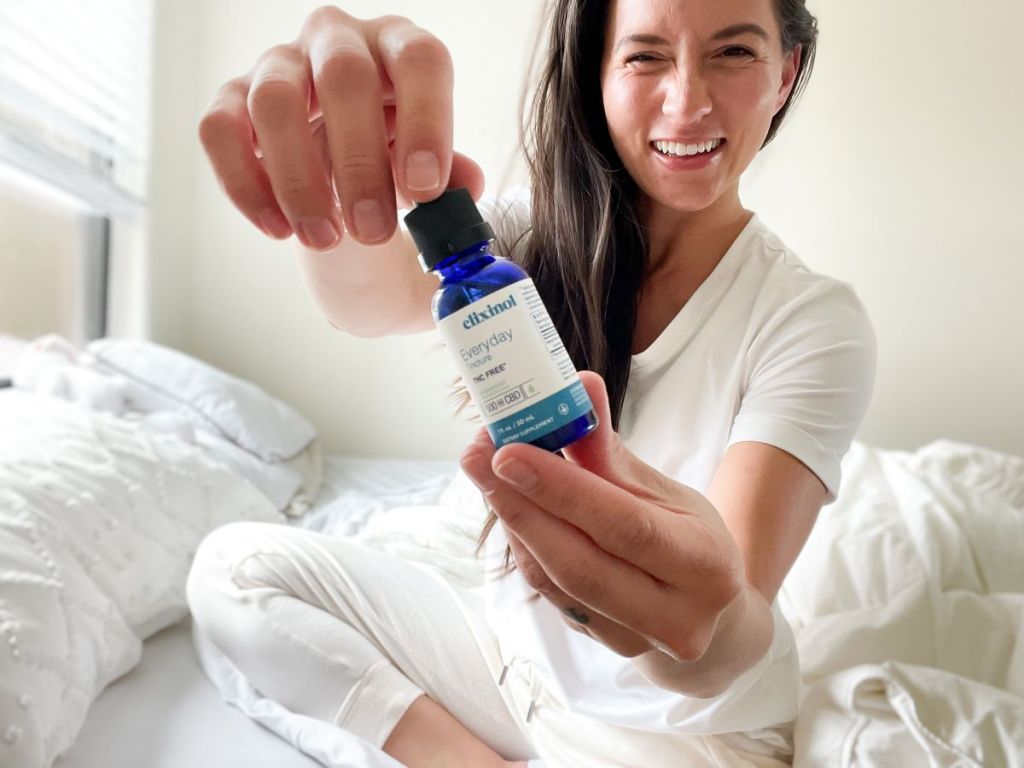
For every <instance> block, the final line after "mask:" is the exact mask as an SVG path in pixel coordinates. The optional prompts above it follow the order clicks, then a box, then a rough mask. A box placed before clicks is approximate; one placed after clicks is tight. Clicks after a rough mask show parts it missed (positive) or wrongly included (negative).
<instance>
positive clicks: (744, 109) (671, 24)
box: [601, 0, 797, 212]
mask: <svg viewBox="0 0 1024 768" xmlns="http://www.w3.org/2000/svg"><path fill="white" fill-rule="evenodd" d="M796 65H797V59H796V58H795V57H794V54H793V53H790V54H789V55H784V54H783V52H782V43H781V38H780V32H779V28H778V23H777V22H776V19H775V11H774V0H613V2H612V7H611V9H610V13H609V24H608V29H607V30H606V34H605V47H604V57H603V60H602V66H601V89H602V94H603V100H604V110H605V116H606V118H607V121H608V129H609V132H610V134H611V139H612V143H613V144H614V146H615V149H616V150H617V151H618V153H619V157H620V158H621V159H622V162H623V163H624V164H625V167H626V170H627V171H628V172H629V174H630V175H631V176H632V177H633V179H634V180H635V181H636V183H637V185H638V186H639V187H640V189H641V190H643V192H644V193H646V194H647V196H648V197H650V198H651V200H652V201H654V202H657V203H661V204H662V205H664V206H667V207H668V208H671V209H674V210H676V211H680V212H695V211H700V210H703V209H705V208H707V207H708V206H710V205H711V204H712V203H714V202H715V201H716V200H718V199H719V198H720V197H721V196H722V195H723V193H725V192H726V191H728V190H730V189H733V188H735V187H736V185H737V184H738V182H739V177H740V174H741V173H742V172H743V171H744V170H745V169H746V167H747V166H748V165H749V164H750V162H751V160H753V159H754V156H755V155H756V154H757V152H758V150H759V149H760V148H761V145H762V144H763V143H764V139H765V136H767V134H768V128H769V126H770V125H771V120H772V117H773V116H774V115H775V113H776V112H778V111H779V110H780V109H781V108H782V106H783V104H784V103H785V101H786V97H787V96H788V94H789V91H790V90H791V88H792V86H793V80H794V77H795V74H796ZM693 153H697V154H693ZM680 155H682V156H680Z"/></svg>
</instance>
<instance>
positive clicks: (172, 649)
mask: <svg viewBox="0 0 1024 768" xmlns="http://www.w3.org/2000/svg"><path fill="white" fill-rule="evenodd" d="M324 465H325V466H324V469H325V472H324V487H323V489H322V490H321V493H320V495H319V497H318V498H317V500H316V503H315V504H314V506H313V508H312V509H311V511H310V512H309V513H308V514H307V519H306V520H304V521H302V522H303V524H305V525H307V526H308V527H311V528H315V529H323V528H327V527H329V526H332V527H338V526H342V525H344V524H345V521H350V522H351V524H352V525H358V524H359V523H360V522H361V521H362V520H364V519H365V517H366V516H367V515H368V514H372V513H373V512H374V511H379V510H382V509H389V508H392V507H397V506H399V505H401V504H406V503H408V504H416V503H425V504H429V503H432V502H433V501H435V500H436V499H437V497H438V496H440V493H441V491H442V490H443V488H444V485H445V484H446V483H447V481H448V480H450V479H451V476H452V473H453V472H454V469H455V465H454V463H453V462H431V461H420V462H416V461H403V460H397V459H371V458H359V457H346V456H329V457H326V458H325V462H324ZM115 733H116V734H118V735H117V739H116V747H115V748H114V749H112V748H111V734H115ZM54 765H55V768H142V766H145V767H146V768H185V767H186V766H187V767H188V768H225V767H226V766H243V765H244V766H246V767H247V768H313V767H314V766H319V763H317V762H316V761H314V760H312V759H311V758H309V757H307V756H305V755H304V754H302V753H301V752H299V751H297V750H296V749H295V748H294V747H292V745H291V744H289V743H287V742H286V741H284V740H282V739H281V738H279V737H278V736H277V735H275V734H273V733H271V732H270V731H268V730H266V729H264V728H263V727H261V726H259V725H257V724H256V723H255V722H253V721H252V720H250V719H249V718H248V717H246V716H245V715H244V714H242V713H241V712H240V711H239V710H238V709H236V708H234V707H230V706H228V705H226V704H225V703H224V700H223V699H222V698H221V695H220V693H219V692H218V691H217V689H216V688H215V687H214V686H213V684H212V683H211V682H210V681H209V680H208V679H207V678H206V677H205V676H204V674H203V671H202V669H201V668H200V665H199V662H198V661H197V659H196V652H195V648H194V647H193V641H192V632H191V620H190V619H188V618H186V619H184V620H182V621H180V622H178V623H177V624H175V625H173V626H171V627H169V628H167V629H165V630H163V631H161V632H159V633H158V634H156V635H154V636H153V637H151V638H150V639H149V640H147V641H146V643H145V646H144V651H143V654H142V661H141V662H140V663H139V666H138V667H136V668H135V669H133V670H132V671H131V672H129V673H128V674H127V675H125V676H124V677H122V678H120V679H118V680H116V681H115V682H114V683H112V684H111V685H110V686H109V687H108V688H107V689H106V690H105V691H104V692H103V694H102V695H101V696H100V697H99V699H97V700H96V703H95V704H93V706H92V708H91V709H90V711H89V715H88V717H87V719H86V721H85V725H84V726H83V728H82V731H81V733H80V734H79V736H78V739H77V741H76V742H75V745H74V746H73V747H72V748H71V750H70V751H69V752H68V753H66V754H65V755H64V756H63V757H61V758H59V759H58V760H57V762H56V763H55V764H54Z"/></svg>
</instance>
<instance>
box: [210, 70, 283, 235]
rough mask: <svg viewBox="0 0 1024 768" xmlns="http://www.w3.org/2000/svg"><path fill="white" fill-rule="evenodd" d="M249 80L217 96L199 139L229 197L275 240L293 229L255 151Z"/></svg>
mask: <svg viewBox="0 0 1024 768" xmlns="http://www.w3.org/2000/svg"><path fill="white" fill-rule="evenodd" d="M248 91H249V83H248V80H247V79H245V78H239V79H235V80H230V81H228V82H227V83H225V84H224V85H222V86H221V87H220V88H219V89H218V90H217V92H216V93H215V94H214V96H213V99H212V101H211V102H210V105H209V107H207V110H206V112H205V114H204V115H203V118H202V120H201V121H200V123H199V140H200V142H201V143H202V145H203V149H204V150H205V151H206V155H207V157H208V158H209V160H210V165H211V166H212V167H213V172H214V175H215V176H216V177H217V181H218V183H219V184H220V186H221V188H222V189H223V190H224V192H225V194H226V195H227V196H228V198H229V199H230V200H231V202H232V203H234V205H235V207H236V208H238V210H239V211H241V212H242V214H243V215H244V216H245V217H246V218H248V219H249V220H250V221H251V222H252V223H253V224H255V225H256V226H257V227H259V228H260V229H261V230H263V232H265V233H266V234H268V235H270V236H271V237H276V238H282V237H287V236H288V235H290V234H291V232H292V228H291V225H290V224H289V223H288V220H287V219H286V218H285V216H284V213H283V212H282V211H281V208H280V206H279V205H278V203H277V200H276V198H275V196H274V191H273V188H272V185H271V182H270V177H269V176H268V175H267V172H266V170H264V168H263V165H262V164H261V163H260V161H259V160H258V159H257V157H256V155H255V152H254V151H253V132H252V126H251V124H250V122H249V113H248V107H247V104H246V96H247V94H248Z"/></svg>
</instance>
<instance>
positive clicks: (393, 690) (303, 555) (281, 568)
mask: <svg viewBox="0 0 1024 768" xmlns="http://www.w3.org/2000/svg"><path fill="white" fill-rule="evenodd" d="M440 580H441V577H440V576H439V575H438V574H435V573H433V572H432V571H430V570H429V569H427V568H425V567H422V566H419V565H417V564H415V563H410V562H406V561H404V560H400V559H398V558H395V557H391V556H389V555H386V554H384V553H381V552H376V551H373V550H371V549H368V548H366V547H364V546H361V545H360V544H358V543H356V542H353V541H349V540H346V539H343V538H337V537H332V536H326V535H323V534H320V533H316V532H313V531H306V530H302V529H298V528H291V527H288V526H284V525H273V524H267V523H233V524H231V525H227V526H224V527H222V528H218V529H217V530H215V531H214V532H213V533H211V534H210V535H209V536H207V537H206V539H205V540H204V541H203V543H202V545H201V546H200V548H199V551H198V552H197V553H196V558H195V562H194V564H193V566H192V571H191V573H190V574H189V579H188V601H189V606H190V608H191V610H192V614H193V619H194V621H195V622H197V623H198V624H199V626H200V628H201V629H202V631H203V632H204V633H205V634H206V635H207V637H208V638H209V639H210V640H211V641H212V642H213V643H214V644H215V645H216V646H217V647H218V648H219V649H220V650H221V651H222V652H223V653H224V654H225V655H226V656H227V657H228V658H229V659H230V660H231V661H232V662H233V663H234V664H235V666H237V667H238V668H239V670H241V672H242V673H243V674H245V676H246V678H248V680H249V682H250V683H251V684H252V685H253V687H254V688H256V689H257V690H258V691H260V692H261V693H262V694H263V695H264V696H266V697H268V698H271V699H274V700H276V701H278V702H279V703H281V704H282V705H284V706H285V707H287V708H288V709H289V710H291V711H292V712H296V713H299V714H303V715H308V716H310V717H314V718H317V719H318V720H323V721H326V722H328V723H332V724H335V725H338V726H340V727H341V728H344V729H346V730H348V731H350V732H352V733H355V734H356V735H357V736H360V737H361V738H363V739H366V740H367V741H369V742H370V743H371V744H374V745H376V746H378V747H380V746H383V744H384V742H385V741H386V740H387V737H388V735H389V734H390V733H391V731H392V730H393V729H394V727H395V725H396V724H397V723H398V721H399V720H400V719H401V718H402V716H403V714H404V713H405V711H406V710H407V709H408V707H409V706H410V705H411V704H412V703H413V701H414V700H415V699H416V698H417V697H418V696H420V695H421V694H424V693H425V694H427V695H428V696H430V698H432V699H434V700H435V701H437V702H438V703H440V704H441V705H442V706H444V707H445V709H447V710H448V711H449V712H451V713H452V715H453V716H454V717H455V718H456V719H457V720H459V722H461V723H462V724H463V725H464V726H465V727H466V728H467V729H468V730H469V731H470V732H472V733H473V734H474V735H475V736H477V737H478V738H479V739H480V740H482V741H483V742H485V743H486V744H488V745H489V746H490V747H491V748H492V749H494V750H495V751H496V752H498V753H499V754H500V755H501V756H502V757H504V758H505V759H507V760H525V759H528V758H532V757H535V756H536V755H535V752H534V750H533V748H532V747H531V745H530V742H529V740H528V739H527V738H526V737H524V735H523V734H522V732H521V731H520V730H519V728H518V726H517V725H516V722H515V720H514V719H513V718H512V717H511V716H510V715H509V712H508V709H507V707H506V705H505V702H504V700H503V698H502V695H501V693H500V692H499V690H498V685H497V682H496V681H495V680H494V678H493V676H492V673H491V671H490V669H489V668H488V666H487V665H486V664H485V662H484V659H483V657H482V656H481V652H480V649H479V646H478V642H477V638H476V636H475V635H474V634H473V632H472V631H471V630H470V628H469V626H468V625H467V622H466V618H465V614H464V612H463V609H462V608H460V607H459V605H458V604H457V603H456V602H455V600H454V598H453V596H452V593H451V592H450V591H449V590H452V589H457V587H454V586H452V585H447V584H444V583H440ZM464 598H465V599H466V600H467V601H470V603H469V604H471V602H472V601H474V600H476V598H475V596H473V595H472V594H470V593H468V592H466V594H465V595H464ZM480 610H481V611H482V610H483V609H482V606H481V607H480Z"/></svg>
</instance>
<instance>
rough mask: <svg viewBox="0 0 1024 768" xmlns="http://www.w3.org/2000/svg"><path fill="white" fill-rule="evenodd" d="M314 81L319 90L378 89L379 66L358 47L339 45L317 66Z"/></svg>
mask: <svg viewBox="0 0 1024 768" xmlns="http://www.w3.org/2000/svg"><path fill="white" fill-rule="evenodd" d="M313 79H314V81H315V82H316V84H317V87H318V88H321V89H323V88H326V89H328V90H353V89H354V88H366V87H377V84H378V83H379V80H380V76H379V74H378V72H377V65H376V64H375V63H374V61H373V59H372V58H370V56H369V55H367V53H366V51H364V50H363V49H361V48H360V47H359V46H357V45H339V46H336V47H334V48H333V49H332V50H330V51H329V52H327V53H326V54H325V55H324V56H323V57H322V59H321V60H320V61H319V62H318V63H317V65H316V71H315V72H314V73H313Z"/></svg>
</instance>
